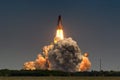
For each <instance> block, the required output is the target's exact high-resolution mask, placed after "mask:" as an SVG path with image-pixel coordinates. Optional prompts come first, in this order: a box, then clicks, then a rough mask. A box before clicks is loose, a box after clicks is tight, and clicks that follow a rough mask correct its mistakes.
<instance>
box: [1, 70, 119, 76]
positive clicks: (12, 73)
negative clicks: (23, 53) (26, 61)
mask: <svg viewBox="0 0 120 80" xmlns="http://www.w3.org/2000/svg"><path fill="white" fill-rule="evenodd" d="M0 76H120V71H87V72H62V71H54V70H51V71H50V70H8V69H2V70H0Z"/></svg>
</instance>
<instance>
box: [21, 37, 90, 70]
mask: <svg viewBox="0 0 120 80" xmlns="http://www.w3.org/2000/svg"><path fill="white" fill-rule="evenodd" d="M90 67H91V63H90V61H89V59H88V54H87V53H85V54H84V55H82V53H81V50H80V48H79V46H78V45H77V42H76V41H74V40H72V38H65V39H63V40H60V41H58V42H57V43H54V44H51V45H48V46H44V47H43V52H42V53H41V54H38V56H37V59H36V60H35V61H29V62H26V63H24V66H23V69H25V70H36V69H48V70H61V71H65V72H76V71H86V70H88V69H89V68H90Z"/></svg>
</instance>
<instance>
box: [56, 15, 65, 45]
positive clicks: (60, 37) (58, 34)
mask: <svg viewBox="0 0 120 80" xmlns="http://www.w3.org/2000/svg"><path fill="white" fill-rule="evenodd" d="M63 39H64V34H63V25H62V19H61V15H59V16H58V22H57V30H56V35H55V38H54V43H57V42H58V41H60V40H63Z"/></svg>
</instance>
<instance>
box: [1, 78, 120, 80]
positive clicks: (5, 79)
mask: <svg viewBox="0 0 120 80" xmlns="http://www.w3.org/2000/svg"><path fill="white" fill-rule="evenodd" d="M0 80H120V77H0Z"/></svg>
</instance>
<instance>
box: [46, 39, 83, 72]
mask: <svg viewBox="0 0 120 80" xmlns="http://www.w3.org/2000/svg"><path fill="white" fill-rule="evenodd" d="M81 58H82V56H81V50H80V48H79V47H78V45H77V43H76V42H75V41H74V40H72V38H65V39H64V40H60V41H58V42H57V43H56V44H54V46H53V48H52V49H50V50H49V52H48V60H49V62H50V69H51V70H61V71H66V72H75V71H80V70H79V69H80V68H79V66H80V62H81Z"/></svg>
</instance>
